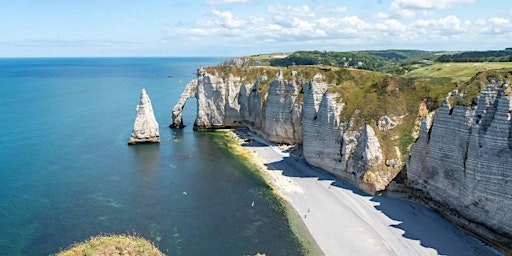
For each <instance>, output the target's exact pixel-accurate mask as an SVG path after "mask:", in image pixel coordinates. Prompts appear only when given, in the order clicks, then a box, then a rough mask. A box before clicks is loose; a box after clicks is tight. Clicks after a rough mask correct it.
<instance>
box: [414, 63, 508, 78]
mask: <svg viewBox="0 0 512 256" xmlns="http://www.w3.org/2000/svg"><path fill="white" fill-rule="evenodd" d="M502 68H512V62H470V63H436V64H433V65H429V66H425V67H420V68H418V69H415V70H412V71H410V72H409V73H407V74H406V75H404V77H406V78H443V77H446V78H451V79H452V81H455V82H466V81H468V80H469V79H470V78H471V77H473V76H475V74H476V73H478V72H481V71H486V70H492V69H502Z"/></svg>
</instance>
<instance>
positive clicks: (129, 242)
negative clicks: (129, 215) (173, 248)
mask: <svg viewBox="0 0 512 256" xmlns="http://www.w3.org/2000/svg"><path fill="white" fill-rule="evenodd" d="M86 255H91V256H103V255H128V256H129V255H133V256H139V255H147V256H162V255H164V254H163V253H162V252H160V251H159V250H158V249H157V248H156V247H155V246H154V245H153V244H152V243H150V242H148V241H147V240H145V239H144V238H141V237H135V236H128V235H111V236H97V237H92V238H91V239H89V240H87V241H85V242H83V243H79V244H76V245H73V246H72V247H70V248H69V249H66V250H64V251H62V252H59V253H58V254H57V256H86Z"/></svg>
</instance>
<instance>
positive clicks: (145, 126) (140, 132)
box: [128, 89, 160, 145]
mask: <svg viewBox="0 0 512 256" xmlns="http://www.w3.org/2000/svg"><path fill="white" fill-rule="evenodd" d="M135 113H136V117H135V123H134V124H133V130H132V134H131V137H130V140H129V141H128V144H130V145H133V144H138V143H158V142H160V131H159V130H158V123H157V122H156V119H155V114H154V113H153V107H152V106H151V100H150V99H149V96H148V94H147V93H146V90H145V89H142V91H141V93H140V102H139V104H138V105H137V107H136V108H135Z"/></svg>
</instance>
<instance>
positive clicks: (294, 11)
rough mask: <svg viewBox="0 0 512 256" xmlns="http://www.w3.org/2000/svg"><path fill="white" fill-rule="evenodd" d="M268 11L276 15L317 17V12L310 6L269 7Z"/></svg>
mask: <svg viewBox="0 0 512 256" xmlns="http://www.w3.org/2000/svg"><path fill="white" fill-rule="evenodd" d="M267 11H268V12H269V13H271V14H274V15H283V14H287V15H288V16H293V17H315V12H313V10H312V9H311V8H310V7H309V6H308V5H301V6H282V5H269V6H268V7H267Z"/></svg>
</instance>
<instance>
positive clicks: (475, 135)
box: [407, 84, 512, 248]
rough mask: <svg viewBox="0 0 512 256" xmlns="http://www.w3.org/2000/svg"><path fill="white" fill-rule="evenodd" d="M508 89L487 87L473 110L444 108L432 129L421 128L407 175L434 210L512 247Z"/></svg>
mask: <svg viewBox="0 0 512 256" xmlns="http://www.w3.org/2000/svg"><path fill="white" fill-rule="evenodd" d="M506 87H507V85H499V84H491V85H488V86H487V88H486V89H485V90H484V91H483V92H482V93H481V94H480V96H479V97H478V100H477V101H476V102H477V105H476V106H474V107H462V106H457V105H455V106H452V107H451V108H450V106H449V104H448V103H445V104H444V105H443V106H441V108H440V109H439V110H438V111H437V113H436V114H435V117H434V121H433V124H432V126H431V127H428V125H427V122H423V123H422V125H421V130H420V133H419V137H418V139H417V141H416V142H415V143H414V145H413V146H412V148H411V157H410V159H409V161H408V164H407V175H408V180H409V186H411V187H412V188H414V189H417V190H418V191H419V192H421V193H422V195H421V196H422V197H426V198H430V199H431V200H429V201H430V202H433V203H432V206H433V207H435V208H438V209H439V210H441V211H442V212H448V213H450V215H451V216H452V217H455V218H454V219H455V220H456V221H459V222H461V223H462V225H463V226H466V227H469V228H470V229H472V230H476V231H477V232H478V233H480V234H483V235H484V236H486V237H488V238H490V239H492V240H495V241H498V242H499V243H504V244H508V246H509V248H512V243H511V240H510V238H511V237H512V214H511V213H512V139H511V138H512V136H511V135H512V121H511V115H510V113H511V112H512V106H511V101H510V100H511V99H510V96H505V95H504V89H505V88H506ZM429 128H430V129H429ZM489 230H492V231H493V232H489Z"/></svg>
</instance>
